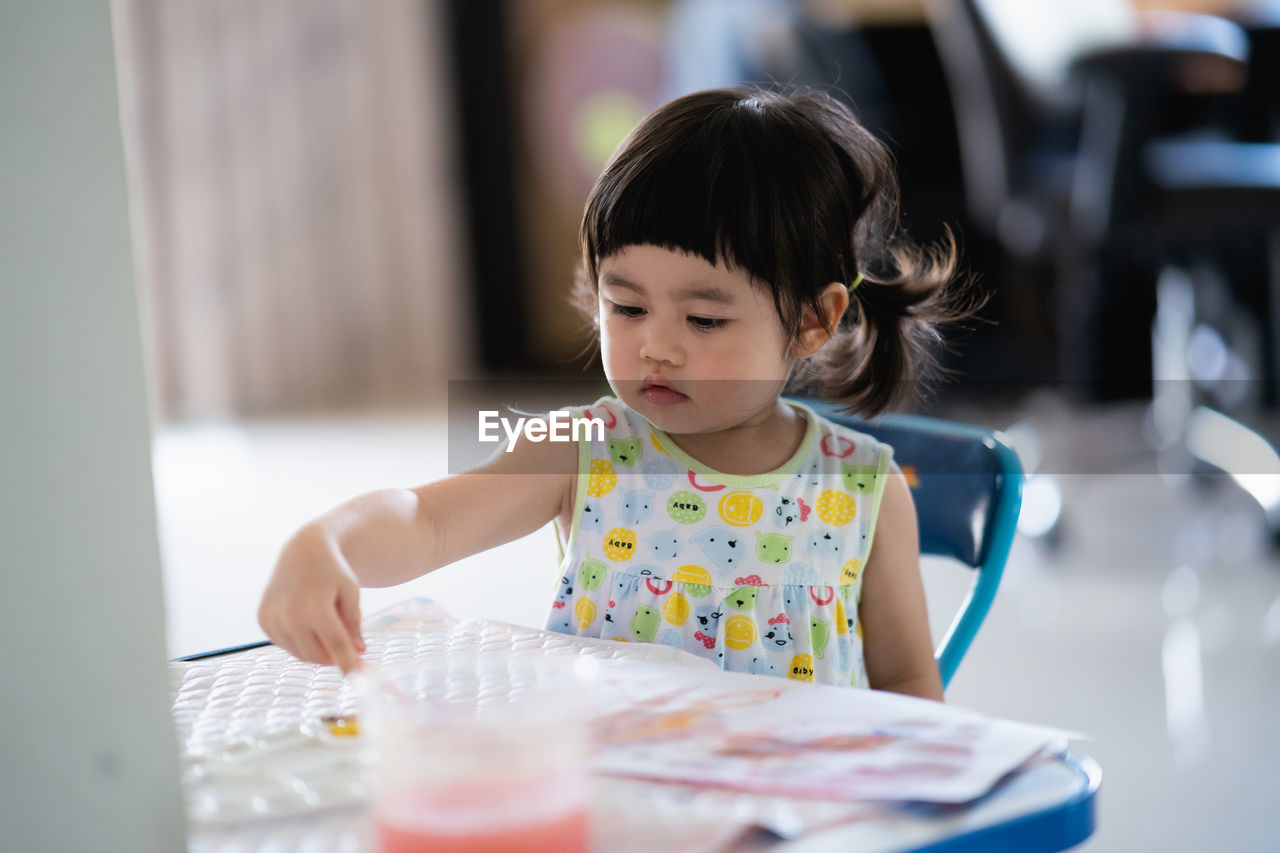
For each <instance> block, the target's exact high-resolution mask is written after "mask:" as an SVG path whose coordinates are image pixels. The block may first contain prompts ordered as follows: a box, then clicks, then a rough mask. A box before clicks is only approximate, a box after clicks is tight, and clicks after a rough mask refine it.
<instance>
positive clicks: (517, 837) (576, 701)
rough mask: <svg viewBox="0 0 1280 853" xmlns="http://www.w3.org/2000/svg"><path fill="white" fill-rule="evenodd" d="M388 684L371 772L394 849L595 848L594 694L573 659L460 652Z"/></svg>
mask: <svg viewBox="0 0 1280 853" xmlns="http://www.w3.org/2000/svg"><path fill="white" fill-rule="evenodd" d="M378 680H380V681H382V682H384V683H383V684H382V689H373V690H370V691H369V692H368V695H367V699H366V703H365V714H366V716H367V718H368V725H367V727H366V731H367V732H368V734H369V736H370V737H369V741H368V745H369V749H368V751H367V753H366V767H367V769H368V779H369V782H370V785H369V789H370V808H371V814H372V817H373V823H374V825H375V827H376V828H377V837H378V843H379V846H380V849H381V850H382V851H383V852H384V853H410V851H428V850H430V851H455V850H456V851H468V853H486V851H490V850H493V851H513V853H520V851H529V853H542V851H556V853H579V851H583V852H584V853H585V851H586V850H587V847H588V834H589V833H588V829H589V825H588V823H589V822H588V817H587V802H588V797H587V771H586V755H585V749H586V724H585V717H584V713H583V712H584V709H585V699H584V696H583V691H582V690H581V687H580V686H579V684H578V682H577V679H575V678H573V677H572V669H571V666H570V665H569V664H568V663H566V662H562V661H554V660H547V659H542V658H537V657H533V656H529V655H511V654H509V653H495V654H484V653H481V654H475V653H470V654H464V655H456V654H455V655H450V656H449V657H447V658H436V659H433V660H432V661H430V662H428V663H425V664H413V665H408V664H406V665H401V666H399V667H397V668H396V669H395V670H391V671H387V672H386V673H384V674H383V675H382V676H380V677H379V679H378Z"/></svg>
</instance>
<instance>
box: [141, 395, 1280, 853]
mask: <svg viewBox="0 0 1280 853" xmlns="http://www.w3.org/2000/svg"><path fill="white" fill-rule="evenodd" d="M952 414H954V415H955V416H957V417H960V418H964V419H967V420H970V421H973V422H979V423H986V424H988V425H993V426H1008V425H1010V424H1013V423H1014V422H1016V421H1022V422H1023V423H1026V424H1029V425H1031V426H1032V427H1034V430H1035V434H1036V435H1038V436H1039V437H1040V439H1041V440H1042V442H1043V461H1042V463H1041V466H1040V470H1041V471H1043V472H1048V473H1051V474H1053V475H1054V478H1055V481H1056V482H1057V484H1058V486H1059V488H1060V491H1061V495H1062V499H1063V510H1062V520H1061V524H1060V526H1059V528H1058V534H1057V536H1056V537H1055V538H1056V542H1055V544H1053V545H1052V546H1050V544H1048V543H1047V542H1046V541H1045V540H1043V539H1034V540H1033V539H1020V540H1019V541H1018V543H1016V545H1015V548H1014V552H1013V554H1012V557H1011V560H1010V565H1009V567H1008V569H1007V572H1006V578H1005V582H1004V584H1003V586H1002V589H1001V593H1000V595H999V596H998V598H997V600H996V604H995V606H994V608H993V609H992V612H991V614H990V616H989V617H988V621H987V623H986V625H985V626H984V628H983V631H982V633H981V634H980V635H979V637H978V639H977V640H976V642H975V643H974V645H973V647H972V649H971V650H970V652H969V656H968V657H967V658H966V660H965V663H964V665H963V666H962V667H961V669H960V671H959V673H958V674H957V676H956V679H955V681H954V682H953V684H952V687H951V690H950V691H949V693H948V700H949V701H951V702H954V703H957V704H960V705H965V706H969V707H973V708H977V709H980V710H983V711H985V712H988V713H992V714H997V715H1002V716H1008V717H1013V718H1018V719H1025V720H1029V721H1034V722H1044V723H1051V724H1056V725H1059V726H1063V727H1066V728H1070V729H1073V730H1076V731H1080V732H1083V733H1086V734H1087V735H1089V736H1090V738H1091V739H1090V740H1087V741H1082V742H1080V743H1079V744H1078V746H1079V749H1080V750H1081V751H1083V752H1085V753H1088V754H1090V755H1092V756H1094V757H1095V758H1096V759H1097V760H1098V761H1099V762H1100V764H1101V765H1102V768H1103V788H1102V792H1101V795H1100V799H1099V809H1100V812H1099V829H1098V832H1097V833H1096V835H1095V836H1094V838H1093V839H1092V840H1090V841H1089V842H1088V843H1087V845H1086V846H1085V847H1084V848H1083V849H1086V850H1089V851H1125V852H1126V853H1128V851H1145V850H1164V851H1192V850H1195V851H1199V850H1205V849H1218V850H1230V851H1276V850H1280V810H1278V809H1277V808H1276V806H1275V790H1276V788H1277V784H1278V783H1280V769H1277V768H1278V767H1280V713H1278V712H1277V710H1278V709H1280V563H1278V561H1277V557H1276V553H1275V552H1272V551H1270V550H1269V549H1268V543H1267V541H1266V540H1265V539H1264V537H1263V535H1262V513H1261V511H1260V510H1259V509H1258V507H1257V506H1256V504H1254V503H1253V501H1252V500H1251V499H1250V498H1249V497H1248V496H1247V495H1246V494H1245V493H1244V492H1243V491H1241V490H1240V489H1239V488H1237V487H1236V486H1235V485H1234V484H1233V483H1231V482H1230V481H1228V480H1227V479H1226V478H1222V477H1218V478H1213V479H1211V480H1209V481H1208V482H1198V481H1184V482H1170V481H1168V480H1167V479H1166V478H1162V477H1161V476H1159V475H1158V474H1155V473H1153V472H1154V469H1155V466H1154V463H1153V458H1152V454H1151V453H1150V452H1149V451H1147V450H1146V447H1145V444H1144V443H1143V441H1142V438H1141V430H1140V420H1141V409H1140V408H1138V407H1135V406H1122V407H1113V408H1097V409H1081V408H1080V407H1074V406H1067V405H1065V404H1063V403H1060V402H1058V401H1054V400H1051V399H1040V400H1038V401H1035V402H1032V403H1029V404H1025V405H1024V406H1022V407H1021V408H1020V409H1019V410H1017V411H1011V412H1008V413H1005V414H998V413H995V412H994V410H993V409H992V408H991V407H985V408H983V409H976V408H974V409H968V410H964V409H957V410H954V411H953V412H952ZM445 430H446V425H445V417H444V414H443V412H439V413H404V414H394V415H388V414H381V415H374V414H357V415H348V416H334V417H328V418H323V419H310V420H305V421H277V422H255V423H252V424H228V425H222V426H204V427H198V428H196V427H187V428H168V429H164V430H162V431H161V432H160V433H159V435H158V436H157V442H156V480H157V490H158V496H159V508H160V521H161V536H162V545H163V550H164V556H165V561H166V577H167V595H168V602H169V642H170V651H171V653H172V654H174V655H178V654H186V653H190V652H195V651H200V650H205V649H211V648H217V647H221V646H226V645H230V644H234V643H240V642H246V641H249V640H253V639H256V638H258V637H259V636H260V632H259V631H258V629H257V626H256V624H255V622H254V610H255V607H256V601H257V597H258V594H259V592H260V591H261V588H262V585H263V583H264V582H265V580H266V576H267V573H268V572H269V570H270V567H271V564H272V561H273V559H274V556H275V553H276V551H277V550H278V548H279V546H280V545H281V544H282V542H283V541H284V539H285V538H286V537H287V536H288V534H289V533H290V532H291V531H292V529H293V528H294V527H296V526H297V525H298V524H300V523H301V522H302V521H304V520H305V519H307V518H309V517H310V516H312V515H314V514H316V513H318V512H320V511H322V510H323V509H326V508H327V507H329V506H331V505H333V504H334V503H337V502H339V501H341V500H343V499H345V498H347V497H350V496H351V495H354V494H356V493H357V492H360V491H363V490H367V489H371V488H375V487H378V486H385V485H413V484H416V483H418V482H422V481H426V480H429V479H433V478H435V477H438V476H441V475H442V474H444V473H445V472H446V469H447V461H446V455H445V451H444V436H445ZM553 555H554V545H553V539H552V537H551V534H550V532H549V531H542V532H539V533H537V534H534V535H533V536H530V537H528V538H527V539H525V540H520V541H518V542H514V543H511V544H508V545H506V546H504V547H502V548H499V549H496V550H494V551H492V552H489V553H487V554H482V555H478V556H476V557H472V558H470V559H468V560H465V561H463V562H462V563H459V564H457V565H454V566H451V567H448V568H446V569H443V570H441V571H439V572H437V573H434V574H433V575H431V576H428V577H426V578H423V579H420V580H418V581H415V582H413V583H411V584H407V585H405V586H404V587H399V588H394V589H389V590H369V591H366V592H365V593H364V597H363V600H362V603H363V607H364V610H365V612H366V613H367V612H371V611H372V610H374V609H377V608H378V607H381V606H383V605H385V604H388V603H390V602H392V601H396V600H399V599H400V598H403V597H406V596H409V595H427V596H431V597H434V598H436V599H437V600H438V601H440V602H442V603H444V604H445V605H446V606H447V607H448V608H449V609H450V610H452V611H453V612H454V613H455V614H457V615H460V616H477V617H480V616H484V617H489V618H498V619H505V620H508V621H513V622H518V623H522V624H529V625H537V624H539V622H540V620H541V617H542V613H543V608H544V607H545V605H546V602H547V600H548V595H549V589H550V587H551V586H552V584H553V582H554V578H553V568H552V563H553ZM925 578H926V585H927V588H928V591H929V597H930V604H931V611H932V615H933V619H934V626H935V632H938V633H939V634H940V632H941V631H942V630H943V628H944V627H945V622H946V618H947V616H948V615H949V613H950V612H951V611H952V610H953V609H954V607H955V606H957V604H958V602H959V599H960V597H961V596H962V595H963V589H964V583H965V580H966V578H965V576H964V572H963V571H961V570H959V569H955V568H952V567H949V566H945V565H942V564H937V563H934V562H929V563H927V564H926V567H925Z"/></svg>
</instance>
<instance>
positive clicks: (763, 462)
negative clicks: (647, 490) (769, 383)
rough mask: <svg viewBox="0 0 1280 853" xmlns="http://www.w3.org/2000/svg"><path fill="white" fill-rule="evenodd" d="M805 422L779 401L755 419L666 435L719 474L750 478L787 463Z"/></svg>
mask: <svg viewBox="0 0 1280 853" xmlns="http://www.w3.org/2000/svg"><path fill="white" fill-rule="evenodd" d="M807 428H808V423H807V421H806V420H805V419H804V416H803V415H801V414H800V412H799V411H797V410H796V409H795V408H793V407H792V406H789V405H788V404H786V403H784V402H783V401H782V400H779V401H778V402H777V403H776V404H775V405H774V409H773V411H772V412H771V413H770V414H769V416H768V417H765V418H763V419H761V420H760V421H759V422H756V423H750V424H744V425H741V426H736V427H732V428H730V429H725V430H718V431H716V432H706V433H683V434H680V435H671V434H668V437H669V438H670V439H671V440H672V441H674V442H675V443H676V445H677V446H679V448H680V449H681V450H683V451H684V452H685V453H686V454H688V455H689V456H690V457H692V458H693V459H695V460H697V461H698V462H701V463H702V464H703V465H705V466H707V467H708V468H711V469H712V470H714V471H719V472H720V473H722V474H730V475H734V476H740V477H750V476H754V475H757V474H767V473H769V472H770V471H774V470H776V469H778V468H780V467H782V465H783V464H784V463H786V462H787V460H789V459H790V458H791V457H792V456H794V455H795V452H796V451H797V450H798V449H799V448H800V444H801V443H802V442H803V441H804V436H805V431H806V429H807Z"/></svg>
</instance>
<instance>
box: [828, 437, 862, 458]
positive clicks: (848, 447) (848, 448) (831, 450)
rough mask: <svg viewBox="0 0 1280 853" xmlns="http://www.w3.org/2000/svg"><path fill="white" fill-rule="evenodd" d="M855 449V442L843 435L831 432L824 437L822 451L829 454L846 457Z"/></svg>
mask: <svg viewBox="0 0 1280 853" xmlns="http://www.w3.org/2000/svg"><path fill="white" fill-rule="evenodd" d="M853 450H854V443H853V442H852V441H850V440H849V439H847V438H845V437H844V436H843V435H836V434H835V433H834V432H829V433H827V434H826V435H824V436H823V437H822V452H823V453H825V454H826V455H828V456H835V457H838V458H840V459H843V458H845V457H846V456H848V455H849V454H850V453H852V452H853Z"/></svg>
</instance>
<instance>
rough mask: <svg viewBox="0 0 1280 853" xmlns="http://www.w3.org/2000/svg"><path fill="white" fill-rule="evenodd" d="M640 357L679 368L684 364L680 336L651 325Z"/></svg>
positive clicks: (647, 330)
mask: <svg viewBox="0 0 1280 853" xmlns="http://www.w3.org/2000/svg"><path fill="white" fill-rule="evenodd" d="M640 357H641V358H643V359H645V360H646V361H653V362H662V363H665V364H671V365H674V366H676V367H679V366H680V365H681V364H683V363H684V346H683V345H682V344H681V343H680V340H679V336H678V335H675V334H672V333H671V331H670V330H669V329H663V328H661V327H660V326H659V325H658V324H656V323H654V324H650V325H649V328H648V329H646V330H645V336H644V340H643V341H642V342H641V344H640Z"/></svg>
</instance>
